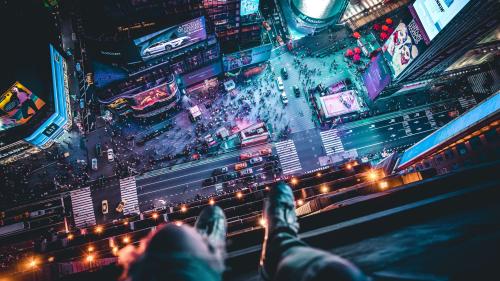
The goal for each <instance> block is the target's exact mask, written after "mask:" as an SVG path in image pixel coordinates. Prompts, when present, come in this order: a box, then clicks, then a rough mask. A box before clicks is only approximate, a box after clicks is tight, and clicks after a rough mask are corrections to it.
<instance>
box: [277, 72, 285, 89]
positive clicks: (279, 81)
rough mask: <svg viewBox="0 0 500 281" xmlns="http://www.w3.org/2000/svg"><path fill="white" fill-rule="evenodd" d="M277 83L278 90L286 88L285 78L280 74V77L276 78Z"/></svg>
mask: <svg viewBox="0 0 500 281" xmlns="http://www.w3.org/2000/svg"><path fill="white" fill-rule="evenodd" d="M276 83H277V84H278V90H280V91H284V90H285V86H284V85H283V79H282V78H281V76H278V78H276Z"/></svg>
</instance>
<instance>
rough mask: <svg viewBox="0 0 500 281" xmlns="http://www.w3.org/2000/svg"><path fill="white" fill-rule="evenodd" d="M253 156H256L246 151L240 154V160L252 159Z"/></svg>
mask: <svg viewBox="0 0 500 281" xmlns="http://www.w3.org/2000/svg"><path fill="white" fill-rule="evenodd" d="M252 157H254V154H253V153H250V152H245V153H241V154H240V160H242V161H244V160H248V159H251V158H252Z"/></svg>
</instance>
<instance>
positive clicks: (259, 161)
mask: <svg viewBox="0 0 500 281" xmlns="http://www.w3.org/2000/svg"><path fill="white" fill-rule="evenodd" d="M261 162H262V157H255V158H252V159H250V164H252V165H255V164H259V163H261Z"/></svg>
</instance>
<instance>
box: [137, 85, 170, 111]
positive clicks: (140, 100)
mask: <svg viewBox="0 0 500 281" xmlns="http://www.w3.org/2000/svg"><path fill="white" fill-rule="evenodd" d="M177 92H178V88H177V84H176V83H170V84H163V85H160V86H158V87H155V88H152V89H149V90H147V91H144V92H142V93H139V94H137V95H135V96H134V97H133V98H132V99H133V103H134V105H132V106H130V107H131V108H132V109H134V110H144V109H145V108H147V107H149V106H152V105H153V104H156V103H159V102H165V101H168V100H170V99H172V98H175V97H176V94H177Z"/></svg>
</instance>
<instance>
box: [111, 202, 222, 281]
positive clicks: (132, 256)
mask: <svg viewBox="0 0 500 281" xmlns="http://www.w3.org/2000/svg"><path fill="white" fill-rule="evenodd" d="M221 214H222V216H221ZM196 224H197V225H200V226H204V227H205V228H201V227H200V228H196V229H195V228H193V227H191V226H186V225H181V226H177V225H175V224H173V223H170V224H167V225H165V226H162V227H160V228H159V229H158V230H157V231H156V232H154V233H152V234H151V235H150V236H149V237H148V238H147V239H145V240H144V241H143V243H142V244H141V246H140V247H139V248H138V249H136V250H132V251H128V252H127V251H124V253H120V255H119V263H120V264H122V265H123V266H124V267H125V271H124V274H123V277H124V279H126V280H129V281H135V280H141V281H142V280H144V281H148V280H155V281H161V280H186V281H191V280H193V281H195V280H207V281H216V280H221V279H222V273H223V271H224V261H223V259H222V258H223V257H224V256H225V254H224V253H225V249H223V248H221V247H223V246H225V242H220V241H219V240H218V238H221V237H222V238H223V240H225V225H226V223H225V216H224V213H223V212H222V210H221V209H220V208H218V207H209V208H208V211H207V210H205V209H204V210H203V211H202V213H201V214H200V216H199V218H198V220H197V222H196ZM221 226H224V227H223V228H221ZM221 232H223V234H221ZM200 233H201V235H200ZM215 237H217V238H215Z"/></svg>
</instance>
